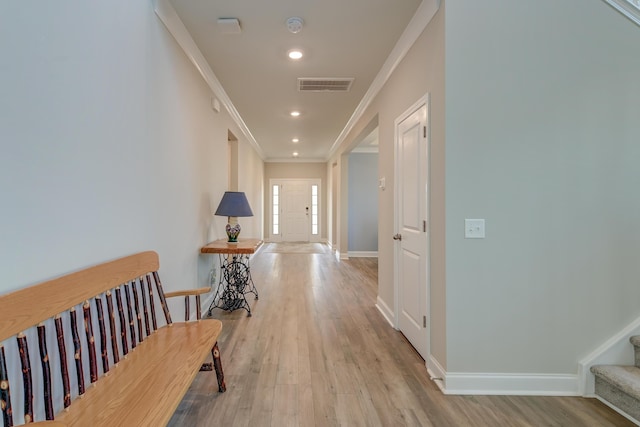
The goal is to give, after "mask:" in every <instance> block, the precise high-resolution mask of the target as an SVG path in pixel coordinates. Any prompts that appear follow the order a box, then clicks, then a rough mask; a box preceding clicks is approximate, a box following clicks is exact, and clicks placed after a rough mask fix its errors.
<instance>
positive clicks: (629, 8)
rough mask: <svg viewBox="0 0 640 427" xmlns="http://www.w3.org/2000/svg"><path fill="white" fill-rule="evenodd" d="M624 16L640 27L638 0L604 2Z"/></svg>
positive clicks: (606, 0)
mask: <svg viewBox="0 0 640 427" xmlns="http://www.w3.org/2000/svg"><path fill="white" fill-rule="evenodd" d="M604 1H605V2H607V3H609V4H610V5H611V6H612V7H613V8H614V9H616V10H617V11H618V12H620V13H622V14H623V15H624V16H626V17H627V18H629V19H630V20H632V21H633V22H635V23H636V24H637V25H640V0H604Z"/></svg>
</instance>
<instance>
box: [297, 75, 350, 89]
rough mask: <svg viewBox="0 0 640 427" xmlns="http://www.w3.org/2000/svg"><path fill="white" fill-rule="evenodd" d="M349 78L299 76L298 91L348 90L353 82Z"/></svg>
mask: <svg viewBox="0 0 640 427" xmlns="http://www.w3.org/2000/svg"><path fill="white" fill-rule="evenodd" d="M353 80H354V79H353V77H350V78H299V79H298V90H299V91H300V92H348V91H349V89H351V84H352V83H353Z"/></svg>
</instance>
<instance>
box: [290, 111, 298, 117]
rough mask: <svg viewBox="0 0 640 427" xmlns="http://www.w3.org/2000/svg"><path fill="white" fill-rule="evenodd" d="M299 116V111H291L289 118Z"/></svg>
mask: <svg viewBox="0 0 640 427" xmlns="http://www.w3.org/2000/svg"><path fill="white" fill-rule="evenodd" d="M299 115H300V111H292V112H291V117H298V116H299Z"/></svg>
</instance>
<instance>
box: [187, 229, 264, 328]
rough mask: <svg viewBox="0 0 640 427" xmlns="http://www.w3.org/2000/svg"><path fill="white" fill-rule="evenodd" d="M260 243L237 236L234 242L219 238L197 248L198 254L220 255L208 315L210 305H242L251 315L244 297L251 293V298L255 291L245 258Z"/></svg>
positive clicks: (236, 308) (210, 307) (231, 308)
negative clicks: (216, 278)
mask: <svg viewBox="0 0 640 427" xmlns="http://www.w3.org/2000/svg"><path fill="white" fill-rule="evenodd" d="M260 245H262V240H260V239H238V242H237V243H228V242H227V240H226V239H219V240H215V241H213V242H211V243H207V244H206V245H205V246H203V247H202V248H201V249H200V253H203V254H218V256H219V257H220V280H219V281H218V286H217V287H216V292H215V294H214V296H213V302H212V303H211V306H209V311H208V313H209V316H211V311H212V310H213V309H214V308H221V309H223V310H227V311H234V310H238V309H241V308H243V309H245V310H247V316H251V307H250V306H249V303H248V302H247V299H246V297H245V296H246V295H247V294H254V295H255V299H258V290H257V289H256V286H255V285H254V284H253V279H252V278H251V268H250V265H249V258H250V256H251V254H253V253H255V252H256V251H257V250H258V248H259V247H260Z"/></svg>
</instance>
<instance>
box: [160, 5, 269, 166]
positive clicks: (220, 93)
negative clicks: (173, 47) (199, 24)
mask: <svg viewBox="0 0 640 427" xmlns="http://www.w3.org/2000/svg"><path fill="white" fill-rule="evenodd" d="M154 10H155V12H156V15H157V16H158V18H160V21H162V23H163V24H164V25H165V27H167V30H169V33H171V35H172V36H173V37H174V38H175V40H176V42H177V43H178V45H180V47H181V48H182V50H183V51H184V53H185V54H186V55H187V57H188V58H189V60H190V61H191V63H193V65H195V67H196V69H197V70H198V72H199V73H200V75H201V76H202V78H203V79H204V81H205V82H206V83H207V85H208V86H209V88H211V90H212V91H213V93H214V94H215V96H216V97H217V98H218V99H219V100H220V101H221V102H222V104H223V105H224V106H225V108H226V109H227V111H228V112H229V115H230V116H231V118H232V119H233V121H234V122H235V123H236V124H237V125H238V127H239V128H240V131H241V132H242V133H243V135H244V136H245V137H246V138H247V140H248V141H249V143H250V144H251V146H252V147H253V148H254V150H256V152H257V153H258V155H259V156H260V158H261V159H262V160H264V157H265V156H264V153H263V151H262V148H260V146H259V145H258V142H257V141H256V139H255V138H254V137H253V135H252V134H251V131H250V130H249V128H248V127H247V125H246V124H245V122H244V120H242V117H240V113H238V110H236V107H235V106H234V105H233V102H231V99H230V98H229V96H228V95H227V92H226V91H225V90H224V88H223V87H222V85H221V84H220V81H219V80H218V78H217V77H216V75H215V74H214V73H213V70H212V69H211V67H210V66H209V63H208V62H207V60H206V59H205V58H204V55H202V52H201V51H200V49H199V48H198V46H197V45H196V43H195V41H193V38H192V37H191V34H189V31H188V30H187V28H186V27H185V26H184V23H183V22H182V20H181V19H180V17H179V16H178V14H177V13H176V10H175V9H174V8H173V6H172V5H171V3H169V0H154Z"/></svg>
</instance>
